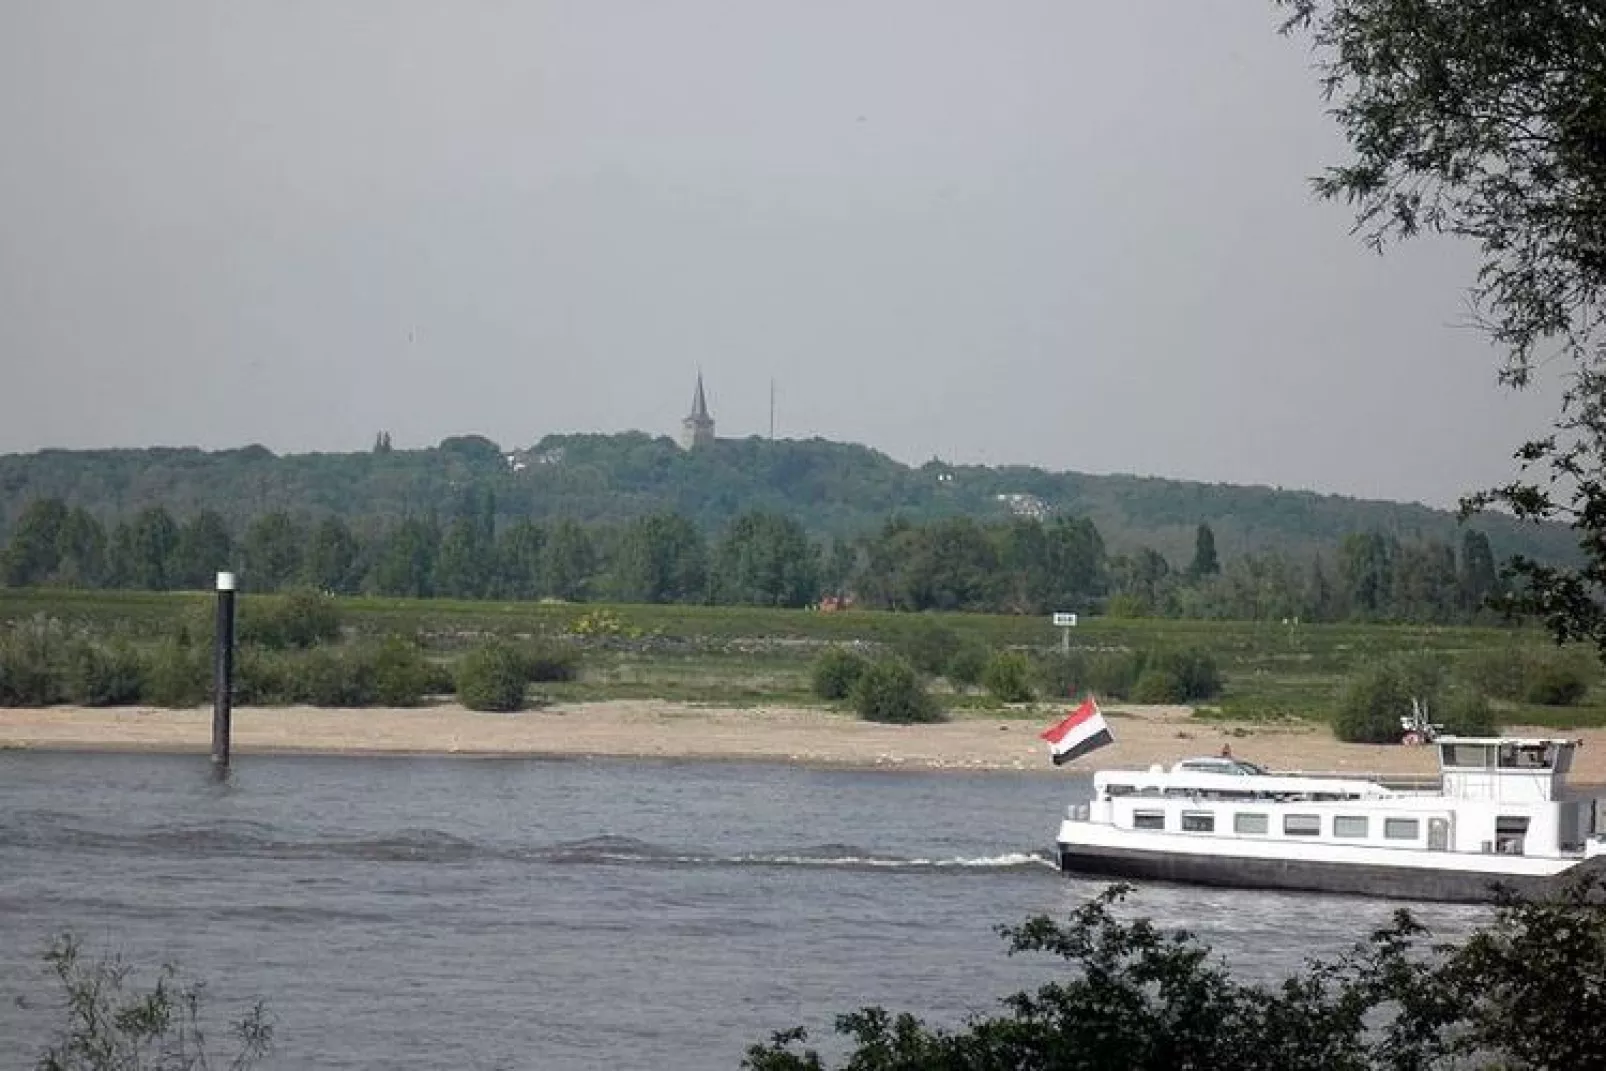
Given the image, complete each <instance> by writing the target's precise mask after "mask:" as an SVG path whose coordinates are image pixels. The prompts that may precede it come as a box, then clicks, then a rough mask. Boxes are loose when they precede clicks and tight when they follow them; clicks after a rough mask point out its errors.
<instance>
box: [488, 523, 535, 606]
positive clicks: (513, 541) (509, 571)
mask: <svg viewBox="0 0 1606 1071" xmlns="http://www.w3.org/2000/svg"><path fill="white" fill-rule="evenodd" d="M545 544H546V531H545V530H544V529H542V528H541V527H540V526H539V525H536V524H532V523H531V522H529V521H519V522H517V523H515V524H512V525H509V526H508V527H507V528H505V529H504V530H503V531H502V534H501V535H500V536H499V537H498V538H497V542H496V584H495V590H496V594H497V595H498V596H500V597H501V598H504V599H533V598H536V597H537V596H539V595H540V594H541V592H542V588H541V548H542V547H543V546H544V545H545Z"/></svg>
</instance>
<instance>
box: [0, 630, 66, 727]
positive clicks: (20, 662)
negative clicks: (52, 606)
mask: <svg viewBox="0 0 1606 1071" xmlns="http://www.w3.org/2000/svg"><path fill="white" fill-rule="evenodd" d="M66 644H67V635H66V631H65V630H64V629H63V628H62V627H61V624H60V622H57V621H53V620H49V619H46V618H43V617H38V618H34V619H33V620H32V621H23V622H19V623H18V624H15V625H13V626H11V627H10V628H8V629H6V630H4V631H3V632H0V706H4V707H43V706H49V705H50V704H52V703H59V702H61V699H62V688H61V672H60V666H61V662H62V661H63V659H64V657H65V654H66Z"/></svg>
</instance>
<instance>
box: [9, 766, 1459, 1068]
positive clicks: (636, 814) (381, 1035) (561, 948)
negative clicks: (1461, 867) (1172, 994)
mask: <svg viewBox="0 0 1606 1071" xmlns="http://www.w3.org/2000/svg"><path fill="white" fill-rule="evenodd" d="M1087 792H1088V782H1087V780H1086V778H1085V777H1080V776H1074V775H1066V776H1064V777H1055V776H1044V775H1042V774H1032V775H1025V774H1010V773H976V774H965V773H953V772H941V773H924V772H919V773H917V772H902V771H899V772H893V771H884V770H873V771H870V770H835V769H810V768H800V767H790V766H781V765H762V764H738V763H696V762H668V761H621V760H605V759H585V760H563V761H554V760H541V759H525V758H517V759H513V758H498V759H465V758H450V759H448V758H439V759H436V758H411V757H409V758H366V757H365V758H354V757H353V758H345V757H327V758H324V757H267V756H249V755H248V756H243V757H240V758H239V759H238V760H237V763H236V768H235V770H234V772H233V774H232V776H231V777H230V778H229V780H228V781H227V782H226V783H224V784H219V783H217V782H215V781H213V780H212V779H211V778H210V776H209V774H208V768H207V763H206V759H205V758H204V757H201V756H157V755H127V754H99V755H97V754H50V753H26V752H6V753H0V1039H9V1040H6V1041H5V1042H4V1043H3V1044H0V1067H3V1068H13V1067H15V1068H26V1067H31V1066H32V1062H33V1060H34V1058H36V1056H37V1055H38V1053H39V1051H40V1049H41V1048H42V1047H43V1046H44V1045H45V1044H46V1043H47V1042H48V1040H49V1038H50V1036H51V1032H52V1030H53V1029H54V1028H55V1027H56V1026H57V1025H58V1023H59V1021H60V1016H59V1013H58V1011H57V1010H56V1008H55V1006H54V1004H53V1001H54V1000H55V997H54V994H53V992H52V990H51V988H50V984H49V981H48V978H47V976H46V973H45V967H44V965H43V963H42V961H41V960H40V952H41V951H42V950H43V949H44V948H45V947H46V945H47V944H48V942H49V941H50V939H51V937H52V936H53V935H55V934H58V933H61V932H64V931H71V932H73V933H75V934H77V935H78V936H79V937H80V938H81V939H83V941H84V942H85V943H86V945H87V947H88V948H89V949H91V950H94V951H105V950H113V951H117V952H120V953H122V954H123V955H125V956H126V957H127V958H128V959H129V960H131V961H133V962H135V963H138V964H141V965H151V966H154V965H155V964H157V963H159V962H161V961H163V960H172V961H175V962H177V963H178V964H180V965H181V966H182V967H183V968H184V970H185V971H186V973H188V974H190V975H192V976H194V977H197V978H202V979H204V980H205V981H206V983H207V996H208V1003H209V1006H210V1007H211V1008H213V1009H214V1010H215V1011H219V1012H222V1011H229V1010H234V1009H237V1008H239V1007H241V1006H242V1005H243V1004H244V1003H245V1002H246V1001H248V1000H250V999H253V998H257V997H260V998H261V999H262V1000H264V1001H265V1002H266V1003H267V1005H268V1006H269V1008H270V1010H271V1012H272V1014H273V1017H274V1020H275V1023H276V1036H277V1049H276V1052H275V1055H274V1057H273V1058H272V1059H271V1060H270V1061H269V1062H268V1063H267V1064H266V1065H265V1066H267V1067H271V1068H371V1067H385V1068H393V1069H415V1068H416V1069H424V1068H429V1069H435V1068H447V1067H450V1068H464V1069H467V1068H487V1069H489V1068H505V1069H515V1068H518V1069H522V1068H543V1069H548V1068H551V1069H568V1068H588V1069H589V1068H601V1067H608V1068H688V1069H693V1068H695V1069H701V1068H735V1067H737V1066H738V1065H739V1063H740V1061H741V1057H742V1054H743V1051H744V1050H745V1048H746V1046H747V1045H749V1044H751V1043H753V1042H756V1041H760V1040H763V1039H764V1038H766V1037H767V1036H768V1035H769V1034H770V1033H771V1032H773V1031H776V1030H781V1029H785V1028H787V1027H791V1026H794V1025H804V1026H807V1027H808V1028H809V1029H810V1032H811V1034H813V1035H814V1036H815V1038H816V1039H819V1040H825V1039H826V1038H828V1036H829V1033H830V1025H831V1021H832V1018H833V1017H834V1015H835V1014H836V1013H838V1012H841V1011H847V1010H851V1009H853V1008H857V1007H859V1006H861V1005H865V1004H883V1005H885V1006H887V1007H889V1008H893V1009H909V1010H914V1011H917V1012H919V1013H921V1014H924V1015H928V1016H930V1017H933V1018H936V1019H938V1020H940V1021H943V1022H947V1023H958V1022H959V1021H960V1020H961V1019H962V1018H963V1017H964V1016H965V1015H966V1014H967V1013H970V1012H990V1011H992V1010H994V1009H995V1008H996V999H997V998H998V997H1000V996H1003V995H1005V994H1007V993H1009V992H1012V991H1015V990H1018V989H1021V988H1026V987H1030V986H1033V985H1036V984H1038V983H1039V982H1041V981H1044V980H1046V979H1048V978H1050V977H1053V976H1054V974H1055V965H1054V964H1053V963H1052V962H1050V961H1047V960H1044V959H1041V958H1036V957H1020V956H1015V957H1011V956H1007V955H1005V954H1004V944H1003V942H1002V941H1001V940H1000V938H999V937H998V936H997V935H996V933H995V932H994V927H995V926H996V925H997V924H1000V923H1008V922H1017V921H1020V920H1021V919H1023V918H1025V917H1026V916H1028V915H1031V914H1034V913H1040V912H1047V913H1051V914H1056V915H1063V914H1065V913H1066V912H1067V911H1068V910H1070V909H1071V908H1072V907H1074V906H1075V905H1076V904H1078V903H1081V902H1083V901H1084V900H1085V899H1086V897H1087V896H1088V895H1090V894H1091V893H1092V892H1094V891H1096V890H1097V889H1098V888H1100V887H1101V886H1099V885H1097V884H1093V883H1087V882H1081V881H1075V880H1070V879H1067V878H1065V877H1063V876H1062V875H1060V874H1059V873H1057V872H1056V871H1055V870H1054V869H1053V867H1052V865H1051V864H1050V862H1049V859H1050V855H1051V847H1052V841H1053V834H1054V829H1055V827H1056V825H1057V822H1058V818H1059V815H1060V814H1061V813H1062V812H1063V809H1064V807H1065V805H1066V804H1067V803H1070V802H1074V801H1077V800H1081V799H1085V798H1086V796H1087ZM1132 903H1133V905H1134V906H1135V908H1136V909H1138V910H1140V911H1141V912H1142V913H1144V914H1147V915H1150V916H1151V917H1153V918H1155V919H1156V920H1157V921H1159V922H1161V923H1163V924H1167V925H1180V926H1187V927H1189V928H1190V929H1193V930H1195V931H1196V932H1198V933H1199V934H1200V935H1201V936H1202V937H1204V938H1205V939H1206V940H1208V941H1209V942H1210V943H1211V944H1213V945H1214V946H1215V947H1216V949H1217V950H1218V951H1219V952H1221V953H1222V954H1223V955H1224V956H1225V957H1226V958H1227V959H1228V960H1229V961H1230V962H1231V963H1232V964H1233V965H1234V967H1236V968H1238V969H1240V970H1242V971H1244V972H1245V973H1246V974H1248V975H1251V976H1254V977H1260V978H1270V977H1274V976H1278V975H1279V974H1280V973H1282V972H1283V971H1286V970H1288V969H1290V968H1293V967H1296V966H1297V965H1298V964H1299V963H1300V961H1301V960H1302V958H1303V957H1305V956H1308V955H1311V954H1318V953H1329V952H1334V951H1337V950H1339V949H1341V948H1343V947H1345V946H1347V945H1348V944H1349V943H1351V942H1352V941H1354V940H1356V939H1358V938H1360V937H1362V936H1364V934H1365V932H1366V931H1367V930H1368V929H1369V928H1370V927H1372V926H1375V925H1379V924H1381V923H1383V922H1384V921H1386V919H1387V918H1388V915H1389V913H1390V912H1391V911H1392V910H1393V909H1394V908H1395V907H1396V906H1398V905H1394V904H1388V903H1381V902H1372V901H1366V900H1357V899H1335V898H1331V897H1323V896H1314V895H1291V894H1278V893H1256V892H1231V891H1216V890H1203V889H1188V888H1179V887H1162V886H1154V887H1149V888H1143V889H1140V890H1139V891H1138V893H1137V894H1136V895H1135V897H1134V899H1133V901H1132ZM1417 910H1418V913H1419V916H1420V917H1421V918H1423V920H1424V921H1426V922H1427V923H1429V924H1430V925H1431V926H1433V927H1434V928H1435V930H1436V931H1437V932H1439V933H1441V934H1442V935H1445V936H1456V935H1458V934H1461V933H1464V932H1465V931H1466V930H1467V929H1468V928H1469V927H1470V926H1472V925H1474V924H1475V923H1477V922H1479V921H1481V920H1482V919H1483V918H1484V917H1486V916H1485V914H1484V912H1483V910H1482V909H1479V908H1470V907H1453V906H1438V905H1419V906H1418V907H1417ZM827 1048H828V1049H829V1048H830V1046H827Z"/></svg>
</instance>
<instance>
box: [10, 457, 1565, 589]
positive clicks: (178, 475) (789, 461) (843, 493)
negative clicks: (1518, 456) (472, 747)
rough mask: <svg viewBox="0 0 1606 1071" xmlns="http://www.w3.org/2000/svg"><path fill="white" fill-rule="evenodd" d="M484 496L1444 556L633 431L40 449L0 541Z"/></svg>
mask: <svg viewBox="0 0 1606 1071" xmlns="http://www.w3.org/2000/svg"><path fill="white" fill-rule="evenodd" d="M475 485H478V486H481V487H485V488H489V489H490V490H491V491H492V492H494V494H495V496H496V506H497V514H498V516H499V517H501V518H503V519H514V518H526V517H527V518H531V519H535V520H544V519H551V518H556V517H573V518H576V519H579V520H582V521H585V522H608V521H622V520H628V519H630V518H633V517H637V516H641V515H643V514H647V513H652V512H656V511H663V510H671V511H675V512H678V513H680V514H682V515H684V516H686V517H688V518H690V519H691V520H692V521H693V522H694V523H696V524H697V525H698V526H700V527H702V528H704V529H706V530H710V531H712V530H714V529H716V528H718V527H720V526H722V525H723V524H724V523H725V522H727V521H728V520H730V519H731V518H732V517H733V516H735V515H736V514H738V513H741V512H743V511H746V510H751V509H755V508H759V509H768V510H775V511H780V512H784V513H789V514H792V515H794V516H796V517H798V518H799V519H800V520H801V521H802V522H803V523H804V525H805V526H806V527H807V528H808V529H809V530H810V531H811V532H813V533H814V534H816V535H818V536H840V535H856V534H860V533H864V532H868V531H871V530H873V529H875V528H877V527H879V526H880V525H881V524H882V523H883V522H884V521H885V520H886V519H887V518H888V517H889V516H893V515H898V516H903V517H907V518H909V519H912V520H927V519H932V518H936V517H944V516H953V515H959V514H963V515H969V516H973V517H977V518H982V519H989V518H1003V517H1007V516H1009V515H1010V514H1011V512H1012V511H1027V512H1030V511H1033V510H1039V511H1042V510H1046V511H1049V512H1050V513H1052V514H1053V515H1071V516H1085V517H1088V518H1091V519H1092V520H1093V522H1094V523H1095V524H1096V525H1097V526H1098V528H1099V530H1100V532H1101V533H1103V535H1104V538H1105V541H1106V543H1107V544H1108V545H1109V547H1110V548H1111V550H1113V551H1123V550H1131V549H1134V548H1136V547H1138V546H1150V547H1153V548H1155V549H1157V550H1159V551H1160V552H1161V553H1163V554H1165V555H1166V556H1168V557H1169V558H1171V559H1172V560H1173V561H1176V562H1185V561H1186V560H1187V558H1188V555H1189V554H1190V553H1191V552H1192V548H1193V534H1194V527H1195V526H1196V525H1197V524H1199V523H1200V522H1207V523H1209V524H1210V525H1211V526H1212V528H1213V529H1214V530H1215V533H1216V540H1217V545H1218V546H1219V548H1220V550H1221V552H1222V554H1223V555H1224V556H1227V557H1235V556H1238V555H1240V554H1243V553H1245V552H1252V551H1255V552H1258V551H1265V550H1278V551H1282V552H1284V553H1286V554H1290V555H1293V556H1300V557H1303V556H1306V555H1308V554H1310V553H1312V552H1314V551H1317V550H1319V549H1328V548H1331V547H1332V546H1333V544H1334V543H1335V542H1336V541H1337V540H1339V539H1340V538H1341V537H1342V536H1343V535H1344V534H1346V533H1349V532H1356V531H1365V530H1372V529H1376V530H1379V531H1383V532H1386V533H1391V534H1394V535H1397V536H1398V537H1399V538H1401V539H1402V540H1412V539H1417V538H1423V537H1435V538H1441V539H1446V540H1453V539H1454V537H1455V532H1456V527H1457V524H1456V519H1455V516H1454V515H1453V514H1452V513H1449V512H1446V511H1443V510H1434V509H1429V508H1428V507H1425V506H1421V505H1416V504H1405V503H1395V502H1381V501H1371V500H1361V499H1353V498H1346V497H1342V496H1338V495H1321V494H1316V493H1313V492H1307V491H1284V490H1276V489H1272V488H1266V487H1244V486H1235V485H1229V484H1206V483H1196V482H1188V481H1182V480H1167V479H1159V478H1151V477H1136V476H1092V475H1085V474H1080V473H1069V472H1067V473H1055V472H1046V471H1044V470H1042V469H1037V468H1027V467H1003V468H988V467H982V466H955V467H949V466H945V465H941V464H939V463H936V462H930V463H927V464H926V465H923V466H920V467H910V466H908V465H904V464H901V463H900V462H898V461H895V460H893V459H892V458H890V457H888V456H886V455H885V454H882V453H879V452H877V451H875V450H871V449H869V448H868V447H864V446H858V445H854V444H850V443H833V442H827V441H824V440H820V439H812V440H780V441H770V440H766V439H760V438H749V439H731V440H720V441H719V442H717V443H715V444H713V445H712V446H711V447H708V448H705V449H701V450H698V451H695V452H693V453H689V454H688V453H686V452H683V451H682V450H680V449H679V448H678V447H677V446H676V445H675V444H674V443H673V442H672V441H671V440H669V439H667V438H662V437H658V438H654V437H651V436H648V435H645V434H642V433H639V432H635V433H626V434H620V435H562V436H548V437H547V438H545V439H543V440H542V441H541V442H539V443H538V444H536V445H535V446H534V447H532V448H530V449H528V450H521V451H511V452H504V451H503V449H502V448H500V447H499V446H497V444H495V443H492V442H491V441H489V440H487V439H483V438H480V437H478V436H465V437H458V438H452V439H447V440H445V441H443V442H442V443H441V444H440V445H439V446H436V447H432V448H429V449H423V450H375V451H370V452H363V453H348V454H288V455H283V456H279V455H275V454H274V453H272V452H271V451H269V450H267V449H265V448H263V447H260V446H250V447H245V448H243V449H237V450H222V451H213V452H207V451H202V450H197V449H175V448H152V449H129V450H46V451H41V452H38V453H33V454H12V455H4V456H0V538H3V537H4V536H5V535H6V534H7V533H8V532H9V530H10V526H11V524H12V522H13V521H14V520H15V518H16V517H17V516H18V514H19V512H20V511H21V509H22V508H23V507H24V506H25V505H26V504H27V502H29V501H30V500H32V499H34V498H39V497H46V496H50V497H57V498H61V499H63V500H65V501H66V502H67V503H68V504H69V505H82V506H84V507H86V508H87V509H89V510H90V511H91V512H93V513H96V514H97V515H99V516H101V517H102V518H112V517H117V516H124V515H127V514H130V513H132V512H134V511H136V510H138V509H140V508H142V507H145V506H150V505H158V504H159V505H163V506H166V507H167V508H168V509H169V510H171V511H172V512H173V513H175V514H176V515H178V516H180V517H182V516H185V515H189V514H192V513H194V512H195V511H197V510H200V509H203V508H210V509H215V510H217V511H218V512H219V513H221V514H222V515H223V516H224V517H225V518H226V519H227V520H228V521H230V522H231V524H233V525H234V526H236V527H237V528H238V527H240V526H243V524H244V523H245V522H246V521H248V520H249V519H250V518H253V517H256V516H259V515H261V514H263V513H266V512H269V511H272V510H286V511H288V512H291V513H293V514H300V515H308V516H316V515H327V514H335V515H340V516H343V517H346V518H351V519H379V520H393V519H395V518H398V517H402V516H407V515H412V516H419V515H427V514H429V513H431V512H434V513H437V514H439V515H441V516H448V515H450V514H451V513H452V511H453V509H454V508H455V504H456V502H457V501H458V498H459V495H460V494H461V492H462V491H463V490H464V489H465V488H468V487H471V486H475ZM1475 524H1476V526H1477V527H1478V528H1480V529H1482V530H1483V531H1485V532H1486V533H1487V534H1488V535H1489V537H1490V540H1491V543H1492V544H1493V548H1494V550H1495V552H1496V554H1497V555H1498V556H1502V557H1503V556H1505V555H1509V554H1512V553H1518V552H1521V553H1526V554H1530V555H1533V556H1536V557H1540V558H1543V559H1551V560H1558V559H1569V558H1571V557H1572V556H1573V554H1574V552H1575V543H1574V541H1573V539H1572V537H1571V536H1570V534H1569V533H1568V531H1567V530H1566V529H1565V528H1561V527H1557V526H1547V527H1535V526H1530V525H1519V524H1517V523H1515V522H1513V521H1511V520H1510V519H1509V518H1505V517H1500V516H1493V515H1490V516H1484V517H1481V518H1479V519H1478V520H1477V521H1476V522H1475Z"/></svg>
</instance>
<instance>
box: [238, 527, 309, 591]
mask: <svg viewBox="0 0 1606 1071" xmlns="http://www.w3.org/2000/svg"><path fill="white" fill-rule="evenodd" d="M305 547H306V534H305V533H304V532H303V531H302V530H301V528H300V527H299V526H298V525H297V524H296V522H295V521H293V520H291V519H290V515H289V514H288V513H284V512H282V511H275V512H273V513H266V514H263V515H262V516H261V517H258V518H257V519H256V520H254V521H252V522H251V526H250V527H249V528H247V529H246V530H245V540H244V541H243V543H242V546H241V550H242V557H243V558H244V567H245V581H246V583H247V584H249V585H250V587H251V590H253V591H278V590H279V589H280V588H282V587H284V586H285V585H286V584H289V583H290V582H291V581H292V580H294V579H295V578H296V576H297V575H298V574H299V573H300V572H301V556H302V554H303V553H304V552H305Z"/></svg>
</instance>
